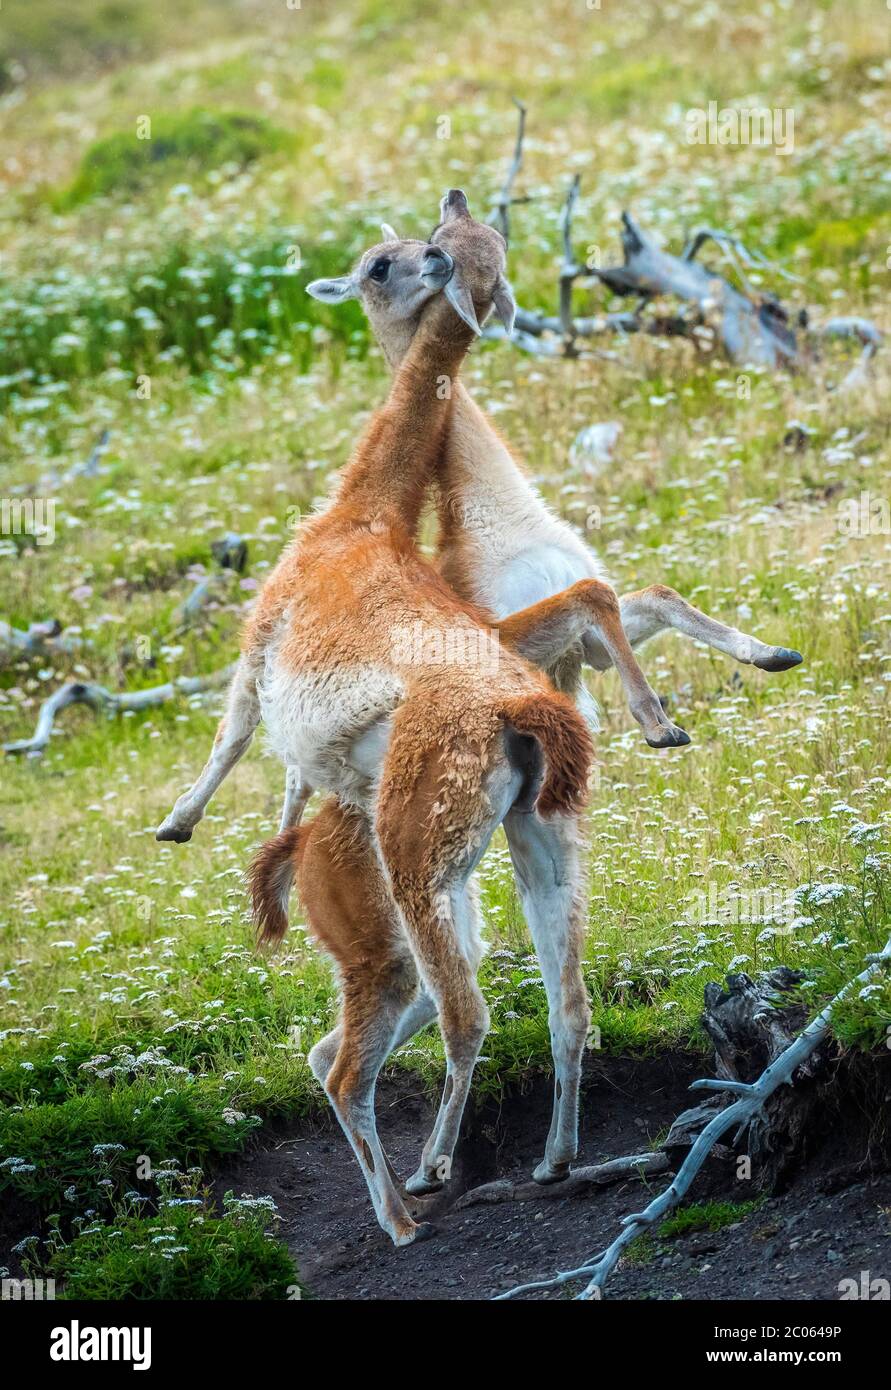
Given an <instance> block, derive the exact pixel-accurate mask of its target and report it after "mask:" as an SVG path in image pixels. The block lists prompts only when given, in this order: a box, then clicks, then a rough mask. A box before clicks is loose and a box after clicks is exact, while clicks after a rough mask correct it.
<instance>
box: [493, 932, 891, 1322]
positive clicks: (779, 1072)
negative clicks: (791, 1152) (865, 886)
mask: <svg viewBox="0 0 891 1390" xmlns="http://www.w3.org/2000/svg"><path fill="white" fill-rule="evenodd" d="M888 968H891V937H889V938H888V940H887V941H886V942H885V946H884V949H883V950H882V951H880V952H879V953H878V954H877V955H874V956H868V957H867V965H866V967H865V969H863V970H862V971H861V972H860V974H859V975H856V976H855V977H854V979H853V980H849V982H848V983H847V984H846V985H845V986H844V988H843V989H841V990H839V992H838V994H836V995H835V997H834V998H833V999H831V1000H830V1001H829V1003H828V1004H827V1005H826V1007H825V1008H824V1009H823V1010H822V1011H821V1012H820V1013H819V1014H817V1016H816V1018H814V1019H813V1020H812V1021H811V1022H810V1023H809V1024H808V1025H807V1027H806V1028H805V1029H804V1030H803V1031H802V1032H801V1033H799V1035H798V1037H797V1038H796V1039H795V1040H794V1041H792V1042H790V1043H789V1044H788V1045H787V1046H785V1047H783V1049H782V1050H781V1051H780V1052H779V1053H778V1055H777V1056H775V1057H774V1059H773V1061H772V1062H771V1063H770V1064H769V1066H767V1068H766V1069H765V1070H764V1071H763V1072H762V1073H761V1075H760V1076H759V1077H758V1078H757V1080H755V1081H753V1082H746V1081H737V1080H733V1079H730V1078H728V1077H723V1078H720V1079H708V1080H703V1081H694V1082H693V1085H692V1086H691V1088H690V1089H691V1090H696V1091H710V1092H729V1093H730V1094H731V1095H732V1096H735V1097H736V1099H735V1100H734V1101H733V1102H732V1103H731V1104H730V1105H727V1106H726V1107H724V1108H723V1109H721V1110H718V1111H717V1113H715V1114H714V1115H713V1116H712V1118H711V1119H710V1120H709V1122H708V1124H707V1125H706V1126H705V1129H704V1130H703V1131H702V1133H701V1134H700V1135H699V1136H698V1137H697V1139H696V1140H695V1142H694V1143H693V1146H692V1147H691V1149H690V1151H689V1153H688V1154H687V1157H686V1158H685V1160H684V1162H683V1163H682V1164H681V1166H680V1169H679V1170H678V1172H677V1174H676V1175H675V1177H674V1178H673V1179H672V1181H671V1183H670V1184H669V1186H668V1187H667V1188H666V1189H665V1191H664V1192H662V1193H660V1195H659V1196H658V1197H655V1198H654V1199H653V1201H652V1202H650V1203H649V1205H648V1206H647V1207H645V1208H644V1209H643V1211H640V1212H636V1213H634V1214H633V1215H631V1216H626V1217H625V1218H624V1220H623V1222H622V1227H623V1229H622V1231H621V1232H620V1233H619V1235H618V1236H616V1239H615V1240H614V1241H613V1242H612V1244H611V1245H609V1246H608V1247H607V1249H606V1250H604V1251H603V1252H602V1253H601V1254H600V1255H598V1256H595V1257H594V1258H593V1259H589V1260H586V1261H585V1263H584V1264H582V1265H579V1266H578V1268H576V1269H569V1270H563V1271H561V1272H560V1273H559V1274H555V1275H553V1276H552V1277H551V1278H549V1279H540V1280H536V1281H535V1282H533V1283H528V1284H521V1285H518V1286H517V1287H516V1288H513V1289H508V1291H507V1292H506V1293H502V1294H497V1295H496V1296H495V1299H496V1301H502V1300H504V1299H509V1298H515V1297H517V1296H518V1295H520V1294H523V1293H532V1292H535V1291H538V1290H542V1289H553V1288H558V1287H560V1286H561V1285H563V1284H568V1283H571V1282H575V1281H578V1280H582V1279H584V1280H585V1281H586V1284H585V1288H584V1290H583V1291H582V1293H580V1294H578V1295H576V1296H577V1298H579V1299H582V1300H599V1299H600V1298H601V1297H602V1295H603V1288H604V1285H605V1284H606V1281H607V1279H608V1278H609V1276H610V1274H611V1273H612V1271H613V1270H614V1269H615V1267H616V1265H617V1264H618V1262H619V1257H620V1256H621V1254H622V1251H623V1250H624V1249H625V1247H626V1246H627V1245H629V1244H630V1243H631V1241H632V1240H634V1239H635V1237H636V1236H638V1235H641V1234H642V1233H643V1232H644V1231H648V1230H651V1229H652V1228H653V1227H654V1226H656V1225H658V1223H659V1222H660V1221H662V1219H663V1218H664V1217H665V1216H666V1215H667V1214H668V1212H670V1211H672V1210H673V1208H674V1207H676V1206H677V1205H678V1204H679V1203H680V1202H681V1201H682V1200H683V1198H684V1197H685V1196H686V1195H687V1192H688V1191H689V1189H690V1187H691V1185H692V1183H693V1180H694V1178H695V1177H696V1175H697V1173H698V1172H699V1170H700V1169H701V1167H702V1165H703V1164H704V1163H705V1161H706V1159H707V1158H708V1157H709V1155H710V1154H711V1153H712V1151H713V1150H714V1146H715V1144H716V1143H717V1141H718V1140H719V1139H721V1138H722V1137H723V1136H724V1135H725V1134H726V1133H727V1132H728V1131H729V1130H735V1132H736V1139H737V1140H738V1139H739V1137H740V1136H741V1135H742V1134H743V1133H744V1132H745V1131H746V1130H749V1129H750V1127H751V1125H752V1123H753V1121H754V1120H755V1119H756V1118H758V1117H760V1116H762V1115H763V1113H764V1110H765V1106H766V1104H767V1102H768V1101H769V1100H770V1099H771V1097H773V1096H774V1095H775V1094H776V1092H777V1091H779V1089H780V1087H781V1086H792V1084H793V1079H794V1077H795V1075H796V1073H798V1074H800V1072H801V1068H802V1066H807V1065H809V1064H810V1063H811V1059H812V1058H813V1056H814V1054H815V1053H816V1052H817V1051H818V1049H820V1048H821V1047H822V1046H823V1044H824V1043H825V1042H826V1041H827V1040H828V1038H829V1036H830V1027H831V1023H832V1016H833V1014H834V1012H835V1010H836V1008H837V1006H838V1005H839V1004H840V1003H842V1002H843V1001H844V1000H845V999H847V998H849V997H850V996H851V995H852V994H854V993H855V992H856V991H858V990H860V989H863V988H864V987H865V986H866V985H867V984H869V982H870V981H871V980H872V979H874V978H875V976H876V975H878V973H879V972H880V971H881V970H885V969H888ZM771 973H772V975H773V976H774V977H776V975H777V973H778V972H776V971H774V972H771ZM737 978H738V977H737ZM767 979H768V981H769V979H770V977H767ZM713 988H714V987H713ZM777 988H778V985H777V981H776V979H774V983H773V984H772V985H771V984H769V983H768V984H767V985H766V992H764V991H762V992H761V994H760V996H759V1002H758V1003H755V1004H753V1006H752V1008H751V1009H748V1010H747V1009H746V1008H744V1007H743V1005H742V1004H741V1002H740V1001H741V1000H742V999H743V997H744V996H745V994H746V993H749V994H750V995H751V994H752V993H753V992H752V991H746V990H740V991H737V992H736V994H734V992H733V990H728V991H727V1001H726V1002H731V1001H732V1011H733V1012H740V1013H741V1014H742V1017H743V1021H744V1023H745V1026H746V1027H747V1028H748V1027H752V1028H755V1029H756V1030H757V1031H758V1032H760V1033H761V1034H762V1035H766V1036H767V1037H768V1038H769V1039H770V1041H769V1042H768V1044H767V1045H768V1046H769V1047H770V1046H771V1045H775V1044H776V1043H777V1042H778V1039H779V1034H777V1033H776V1032H774V1031H772V1030H771V1029H769V1028H765V1026H764V1025H763V1024H759V1023H756V1021H755V1020H756V1015H757V1014H759V1013H760V1012H761V1011H762V1009H763V1008H764V1007H766V1000H767V999H768V998H769V997H770V991H771V990H772V991H773V994H774V997H776V992H777ZM717 1007H723V1006H721V1005H719V1004H718V1001H717V1000H716V999H715V998H714V995H713V996H712V1004H711V1005H709V1004H708V1002H707V1011H708V1010H709V1009H711V1012H712V1013H714V1012H715V1009H716V1008H717ZM730 1017H731V1013H730V1012H728V1011H727V1010H726V1009H725V1011H724V1016H723V1018H722V1019H721V1020H720V1031H721V1034H722V1035H724V1034H726V1033H727V1031H728V1023H729V1020H730ZM725 1058H726V1048H725Z"/></svg>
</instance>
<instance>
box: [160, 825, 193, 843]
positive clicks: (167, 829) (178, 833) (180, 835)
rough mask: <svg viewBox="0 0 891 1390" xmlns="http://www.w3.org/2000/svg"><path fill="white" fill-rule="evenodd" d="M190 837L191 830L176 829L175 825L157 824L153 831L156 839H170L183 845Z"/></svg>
mask: <svg viewBox="0 0 891 1390" xmlns="http://www.w3.org/2000/svg"><path fill="white" fill-rule="evenodd" d="M191 838H192V832H191V830H177V829H176V827H175V826H167V825H159V826H158V828H157V830H156V831H155V839H156V840H172V841H173V842H174V844H177V845H184V844H185V843H186V841H187V840H191Z"/></svg>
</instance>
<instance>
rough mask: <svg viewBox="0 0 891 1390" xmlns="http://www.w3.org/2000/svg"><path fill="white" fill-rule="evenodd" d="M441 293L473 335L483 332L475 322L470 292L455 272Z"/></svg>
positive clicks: (474, 311)
mask: <svg viewBox="0 0 891 1390" xmlns="http://www.w3.org/2000/svg"><path fill="white" fill-rule="evenodd" d="M442 292H443V294H444V295H445V297H446V299H447V300H448V301H449V303H450V304H451V306H452V308H453V309H454V311H455V313H456V314H457V315H458V317H459V318H460V319H463V320H464V322H465V323H466V324H467V327H468V328H471V329H472V330H473V332H474V333H477V334H479V333H482V331H483V330H482V329H481V328H480V326H479V323H478V321H477V317H476V309H475V308H474V307H473V298H472V296H471V294H470V291H469V290H467V289H466V288H465V286H464V284H463V282H462V281H461V278H460V276H459V274H458V271H457V270H456V271H455V273H454V275H453V276H452V278H451V280H449V281H448V283H447V284H446V285H445V287H444V288H443V291H442Z"/></svg>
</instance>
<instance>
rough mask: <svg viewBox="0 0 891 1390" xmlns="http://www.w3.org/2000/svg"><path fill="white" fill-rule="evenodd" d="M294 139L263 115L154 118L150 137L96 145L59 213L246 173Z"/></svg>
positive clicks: (125, 134) (122, 137)
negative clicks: (221, 173)
mask: <svg viewBox="0 0 891 1390" xmlns="http://www.w3.org/2000/svg"><path fill="white" fill-rule="evenodd" d="M289 142H290V137H288V136H286V135H285V134H284V132H283V131H280V130H277V129H276V128H275V127H274V126H272V125H270V124H269V122H268V121H266V120H264V119H263V117H262V116H254V115H249V114H247V113H245V112H241V111H204V110H202V109H201V108H196V109H195V110H193V111H187V112H176V113H174V114H173V115H166V116H165V115H161V116H155V117H153V118H152V125H151V134H150V137H149V138H143V139H140V138H139V137H138V135H137V132H136V129H135V127H134V128H133V129H132V130H126V131H124V130H120V131H117V132H116V133H115V134H114V135H108V136H106V137H105V138H104V139H103V140H97V141H96V142H95V144H93V145H91V146H90V148H89V149H88V150H87V152H86V154H85V155H84V157H83V160H82V162H81V166H80V171H79V172H78V174H77V177H76V178H75V180H74V182H73V183H72V184H70V185H69V187H68V188H67V189H66V190H65V191H64V192H63V193H62V194H60V195H59V197H58V198H57V199H56V206H57V208H58V209H59V210H60V211H65V210H66V209H68V208H71V207H76V206H77V205H78V204H79V203H84V202H86V201H87V200H88V199H90V198H98V197H120V196H125V197H130V196H132V195H133V194H135V193H139V192H140V191H141V190H142V189H144V188H149V187H152V186H156V185H158V184H160V183H167V182H169V181H171V180H173V179H174V178H182V177H185V176H186V175H192V176H199V175H200V176H203V175H205V174H207V173H208V171H209V170H211V169H219V168H220V167H221V166H222V165H226V164H231V165H235V166H237V167H238V168H243V167H244V166H245V165H246V164H251V163H253V161H254V160H256V159H260V158H261V156H263V155H264V154H270V153H272V152H274V151H276V150H280V149H284V148H285V147H286V146H287V145H288V144H289Z"/></svg>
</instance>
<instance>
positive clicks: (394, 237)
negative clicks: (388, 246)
mask: <svg viewBox="0 0 891 1390" xmlns="http://www.w3.org/2000/svg"><path fill="white" fill-rule="evenodd" d="M381 236H382V237H383V239H384V241H398V240H399V233H398V232H397V231H396V229H395V227H391V226H390V224H389V222H382V223H381Z"/></svg>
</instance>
